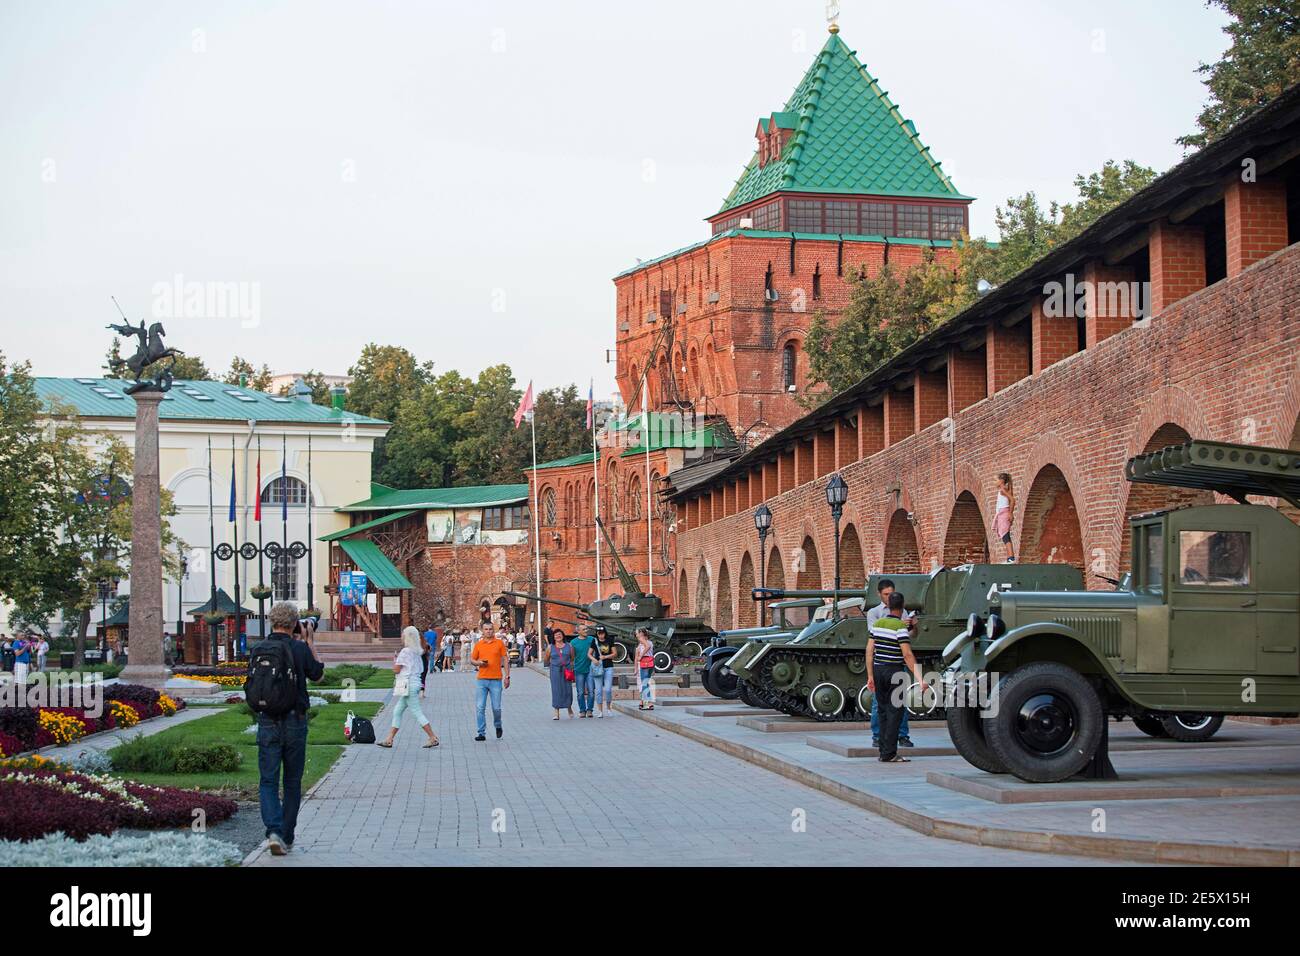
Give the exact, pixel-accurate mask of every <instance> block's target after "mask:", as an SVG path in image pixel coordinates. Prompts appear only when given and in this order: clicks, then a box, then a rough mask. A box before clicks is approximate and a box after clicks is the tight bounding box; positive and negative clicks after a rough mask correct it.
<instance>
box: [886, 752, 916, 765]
mask: <svg viewBox="0 0 1300 956" xmlns="http://www.w3.org/2000/svg"><path fill="white" fill-rule="evenodd" d="M880 762H881V763H911V762H912V758H911V757H904V756H903V755H902V754H894V756H892V757H890V758H889V759H888V760H882V761H880Z"/></svg>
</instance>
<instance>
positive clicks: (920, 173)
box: [719, 33, 970, 212]
mask: <svg viewBox="0 0 1300 956" xmlns="http://www.w3.org/2000/svg"><path fill="white" fill-rule="evenodd" d="M759 123H760V124H761V126H762V129H763V130H764V131H765V132H766V131H767V130H769V129H770V128H771V125H772V124H773V123H775V125H776V126H777V127H778V128H779V129H792V130H793V132H792V133H791V134H790V139H789V141H788V142H787V143H786V144H785V146H784V147H783V148H782V149H781V157H780V158H779V159H776V160H772V161H769V162H768V163H767V164H766V165H764V166H762V167H760V166H759V162H758V158H759V157H758V152H757V151H755V153H754V157H753V158H752V159H751V160H750V161H749V165H747V166H746V167H745V171H744V172H743V173H741V176H740V179H739V180H737V182H736V185H735V187H734V188H733V189H732V190H731V194H730V195H729V196H727V198H726V201H725V202H723V204H722V209H720V210H719V212H726V211H727V210H728V209H734V208H736V207H737V206H743V205H744V204H745V203H748V202H752V201H753V200H755V199H761V198H762V197H764V196H767V195H769V194H771V193H775V192H778V191H785V192H818V193H864V194H865V193H870V194H876V195H884V196H917V197H929V198H936V199H938V198H942V199H969V198H970V197H969V196H963V195H962V194H961V193H959V192H958V191H957V187H956V186H954V185H953V184H952V180H950V179H949V178H948V177H947V176H946V175H945V174H944V172H943V169H942V168H941V166H940V163H939V162H938V161H937V160H936V159H935V158H934V157H933V156H931V155H930V150H929V149H928V148H927V147H926V146H925V144H924V143H922V142H921V138H920V137H919V136H918V135H917V133H916V127H915V126H914V125H913V124H912V122H911V120H908V119H906V118H904V116H903V114H902V112H900V111H899V109H898V107H897V106H895V105H894V103H893V102H892V101H891V100H890V99H889V94H888V93H887V92H886V91H885V90H884V89H882V88H881V86H880V84H879V83H878V82H877V81H876V79H875V77H873V76H872V75H871V74H870V73H868V72H867V68H866V67H865V66H863V65H862V64H861V63H860V62H859V61H858V58H857V55H856V54H855V53H854V52H853V51H852V50H850V49H849V48H848V46H846V45H845V43H844V41H843V40H841V39H840V38H839V34H838V33H832V34H831V35H830V37H829V38H828V39H827V41H826V45H825V46H823V47H822V49H821V52H820V53H818V54H817V59H816V60H814V61H813V64H812V66H811V67H809V68H808V72H807V73H805V74H804V77H803V79H802V80H801V81H800V83H799V86H798V87H797V88H796V89H795V91H794V95H792V96H791V97H790V100H789V102H787V103H786V105H785V109H784V110H782V111H780V112H778V113H773V114H772V115H771V116H770V117H764V118H763V119H761V120H760V121H759Z"/></svg>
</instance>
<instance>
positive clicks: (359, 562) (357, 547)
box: [339, 538, 412, 591]
mask: <svg viewBox="0 0 1300 956" xmlns="http://www.w3.org/2000/svg"><path fill="white" fill-rule="evenodd" d="M339 547H340V548H342V549H343V550H344V551H345V552H346V553H347V556H348V557H349V558H351V559H352V562H353V564H355V565H356V566H357V567H358V568H360V569H361V570H362V571H364V572H366V579H367V580H368V581H369V583H370V584H372V585H374V587H375V589H376V590H378V591H410V590H411V589H412V588H411V582H410V581H408V580H407V579H406V575H404V574H403V573H402V572H401V571H399V570H397V567H396V566H395V565H394V564H393V562H392V561H389V560H388V556H387V555H386V554H384V552H382V551H380V550H379V546H378V545H377V544H375V543H374V542H373V541H367V540H366V539H364V538H362V539H360V540H356V541H353V540H350V539H349V540H346V541H340V542H339Z"/></svg>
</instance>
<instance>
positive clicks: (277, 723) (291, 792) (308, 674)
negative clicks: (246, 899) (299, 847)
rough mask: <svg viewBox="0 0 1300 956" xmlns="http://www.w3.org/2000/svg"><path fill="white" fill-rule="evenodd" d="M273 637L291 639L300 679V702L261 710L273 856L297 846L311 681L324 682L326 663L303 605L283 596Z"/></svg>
mask: <svg viewBox="0 0 1300 956" xmlns="http://www.w3.org/2000/svg"><path fill="white" fill-rule="evenodd" d="M270 618H271V633H270V634H269V635H267V638H266V639H267V640H268V641H288V642H289V645H290V652H291V653H292V654H293V665H294V672H295V674H296V677H297V682H298V701H297V705H296V706H295V707H294V709H293V710H291V711H290V712H289V713H287V714H285V715H283V716H281V717H272V716H270V715H268V714H258V715H257V772H258V774H259V776H260V777H261V779H260V781H259V785H258V788H257V798H258V802H259V803H260V804H261V808H262V826H264V827H265V828H266V840H267V844H268V845H269V846H270V848H271V855H272V856H284V855H285V854H286V853H288V852H289V850H291V849H292V848H293V836H294V828H295V827H296V826H297V823H298V806H299V804H301V803H302V771H303V766H304V765H305V764H306V762H307V708H308V706H310V705H309V700H308V696H307V681H308V679H310V680H312V681H313V682H315V683H320V680H321V678H322V677H324V676H325V665H324V664H322V663H321V659H320V658H319V657H318V656H317V655H316V643H315V628H313V627H312V624H311V622H310V621H299V620H298V607H297V605H295V604H290V603H289V602H288V601H281V602H280V603H279V604H276V605H274V606H273V607H272V608H271V614H270ZM281 767H283V768H284V800H283V802H282V801H281V799H280V769H281Z"/></svg>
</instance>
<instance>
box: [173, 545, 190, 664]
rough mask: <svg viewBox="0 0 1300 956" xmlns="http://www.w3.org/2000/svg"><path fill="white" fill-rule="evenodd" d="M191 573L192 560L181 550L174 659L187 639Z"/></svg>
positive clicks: (177, 585) (177, 584)
mask: <svg viewBox="0 0 1300 956" xmlns="http://www.w3.org/2000/svg"><path fill="white" fill-rule="evenodd" d="M189 573H190V562H189V561H187V560H186V558H185V551H184V549H182V550H181V573H180V574H179V575H177V576H176V646H175V647H174V648H173V649H172V654H173V659H175V658H174V655H175V654H176V651H177V650H178V649H179V648H180V646H181V643H182V642H183V641H184V640H185V576H186V575H187V574H189Z"/></svg>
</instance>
